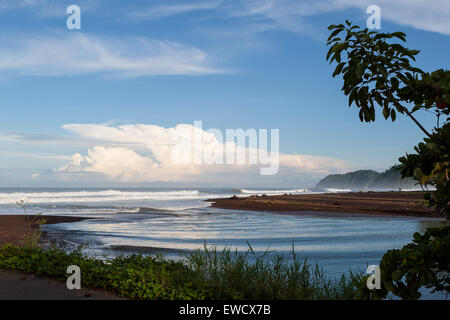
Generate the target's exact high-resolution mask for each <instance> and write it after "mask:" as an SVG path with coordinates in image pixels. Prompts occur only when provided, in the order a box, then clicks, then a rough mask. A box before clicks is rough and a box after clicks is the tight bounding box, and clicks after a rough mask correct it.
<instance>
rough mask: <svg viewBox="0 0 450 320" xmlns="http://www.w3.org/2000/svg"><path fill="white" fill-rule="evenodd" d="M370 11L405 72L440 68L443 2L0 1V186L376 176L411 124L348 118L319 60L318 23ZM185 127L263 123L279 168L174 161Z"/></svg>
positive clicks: (412, 135)
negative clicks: (408, 67) (400, 52)
mask: <svg viewBox="0 0 450 320" xmlns="http://www.w3.org/2000/svg"><path fill="white" fill-rule="evenodd" d="M70 5H77V6H79V8H80V9H81V19H80V20H81V25H80V26H81V28H80V29H68V28H67V19H68V18H69V16H70V15H71V14H70V13H67V12H66V9H67V7H68V6H70ZM370 5H378V6H379V7H380V9H381V30H380V31H382V32H393V31H403V32H405V33H406V34H407V46H408V47H409V48H412V49H419V50H421V52H420V54H419V55H418V57H417V61H416V66H418V67H419V68H421V69H423V70H425V71H433V70H436V69H440V68H445V69H448V68H449V54H448V52H450V2H449V1H448V0H426V1H425V0H423V1H422V0H378V1H377V0H367V1H366V0H316V1H302V0H278V1H276V0H242V1H241V0H229V1H220V0H211V1H205V0H201V1H197V0H196V1H169V0H165V1H164V0H152V1H143V0H141V1H107V0H98V1H88V0H79V1H76V0H71V1H65V0H0V28H1V30H2V32H1V33H0V111H1V116H0V186H1V187H26V186H49V187H50V186H93V187H94V186H95V187H102V186H150V187H151V186H155V187H159V186H173V187H177V186H182V187H186V186H216V187H221V186H233V187H234V186H236V187H246V186H259V187H274V186H280V187H283V186H285V187H291V186H294V187H305V186H311V185H314V183H315V182H317V181H318V180H319V179H320V178H323V177H324V176H326V175H327V174H332V173H343V172H348V171H353V170H359V169H374V170H377V171H383V170H386V169H388V168H389V167H390V166H392V165H393V164H395V163H397V162H398V158H399V157H400V156H403V155H404V154H405V153H407V152H412V151H413V146H414V145H416V144H417V143H418V142H419V141H420V140H421V139H422V138H423V134H422V132H421V131H420V129H419V128H418V127H417V126H416V125H415V124H414V123H412V121H411V120H409V119H407V118H405V117H402V116H400V117H397V121H396V122H394V123H393V122H392V121H390V120H387V121H386V120H384V118H383V117H382V116H381V113H380V112H378V114H377V121H376V122H374V123H361V122H360V121H359V118H358V109H357V108H356V107H355V106H352V107H351V108H349V107H348V103H347V98H346V97H345V96H344V94H343V93H342V92H341V91H340V89H341V86H342V79H341V78H332V77H331V75H332V73H333V66H330V65H329V64H328V62H327V61H326V59H325V58H326V53H327V47H326V38H327V37H328V32H329V31H328V30H327V27H328V25H330V24H339V23H342V22H343V21H345V20H346V19H348V20H351V21H353V22H354V23H356V24H358V25H361V26H365V24H366V19H367V18H368V17H369V15H370V14H367V13H366V10H367V7H368V6H370ZM377 111H381V109H380V108H379V109H378V110H377ZM417 118H418V119H419V120H420V121H421V122H422V123H423V124H424V126H425V127H426V128H428V129H430V130H431V129H432V128H433V126H434V125H435V122H436V119H435V116H434V115H433V114H430V113H427V112H424V111H419V112H418V113H417ZM194 121H201V122H202V130H201V132H202V133H203V134H205V136H207V138H208V139H209V140H208V141H209V142H204V141H203V143H206V144H208V146H210V147H211V148H213V149H214V150H216V151H217V150H219V149H221V148H223V147H224V146H228V145H229V144H227V142H226V139H225V140H223V141H221V140H220V139H219V138H220V136H217V135H212V136H211V135H208V134H206V133H205V131H206V130H208V129H213V128H214V129H215V130H217V131H219V132H222V133H223V134H224V135H225V132H226V130H227V129H239V128H242V129H243V130H244V131H245V130H248V129H255V130H259V129H267V130H269V132H271V131H270V130H278V132H279V152H280V155H279V170H278V171H277V173H276V174H273V175H261V174H260V167H261V165H259V166H258V165H248V164H245V165H237V164H229V165H210V164H205V163H190V164H183V165H179V164H176V163H174V159H173V152H172V149H171V148H172V147H173V145H174V141H173V140H172V139H173V135H179V134H188V135H189V134H192V133H193V132H196V130H198V128H197V129H196V128H195V127H194ZM269 140H270V141H272V139H269ZM206 144H205V145H206ZM269 145H270V143H269ZM238 147H243V148H244V150H246V151H244V152H248V151H249V150H251V148H250V147H247V148H246V147H245V146H242V145H241V146H239V145H238ZM189 150H191V149H189Z"/></svg>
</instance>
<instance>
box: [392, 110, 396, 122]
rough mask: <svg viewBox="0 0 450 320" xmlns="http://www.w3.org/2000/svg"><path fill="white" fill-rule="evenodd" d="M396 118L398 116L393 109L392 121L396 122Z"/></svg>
mask: <svg viewBox="0 0 450 320" xmlns="http://www.w3.org/2000/svg"><path fill="white" fill-rule="evenodd" d="M396 117H397V114H396V113H395V110H394V109H391V119H392V122H394V121H395V119H396Z"/></svg>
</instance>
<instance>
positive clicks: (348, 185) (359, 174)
mask: <svg viewBox="0 0 450 320" xmlns="http://www.w3.org/2000/svg"><path fill="white" fill-rule="evenodd" d="M316 188H317V189H327V188H337V189H373V188H393V189H397V188H417V186H416V185H415V181H414V180H412V179H411V178H406V179H402V178H401V175H400V171H399V169H398V167H396V166H394V167H392V168H390V169H389V170H386V171H385V172H381V173H380V172H376V171H374V170H358V171H354V172H348V173H344V174H332V175H329V176H326V177H325V178H323V179H322V180H320V181H319V183H318V184H317V185H316Z"/></svg>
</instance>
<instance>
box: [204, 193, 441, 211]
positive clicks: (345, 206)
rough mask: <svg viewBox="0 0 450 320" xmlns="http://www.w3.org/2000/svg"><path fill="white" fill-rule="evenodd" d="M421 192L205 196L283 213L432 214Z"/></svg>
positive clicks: (217, 203) (228, 205)
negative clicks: (424, 203) (423, 203)
mask: <svg viewBox="0 0 450 320" xmlns="http://www.w3.org/2000/svg"><path fill="white" fill-rule="evenodd" d="M423 194H424V192H419V191H417V192H416V191H405V192H370V191H369V192H348V193H324V194H297V195H288V194H286V195H275V196H264V195H261V196H256V195H254V196H250V197H235V196H233V197H231V198H226V199H209V200H206V201H208V202H211V206H212V207H216V208H222V209H232V210H252V211H274V212H283V213H291V214H295V213H302V212H303V213H304V212H330V213H342V215H345V214H348V213H360V214H376V215H392V216H411V217H433V216H435V215H434V212H433V210H432V209H431V208H428V207H426V206H424V205H422V204H421V203H420V202H421V200H422V197H423Z"/></svg>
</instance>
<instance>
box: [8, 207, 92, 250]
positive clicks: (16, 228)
mask: <svg viewBox="0 0 450 320" xmlns="http://www.w3.org/2000/svg"><path fill="white" fill-rule="evenodd" d="M33 218H34V216H28V219H30V220H28V219H27V216H26V215H0V246H1V245H4V244H7V243H11V244H14V245H20V244H22V242H23V240H24V238H25V236H26V235H27V233H28V232H29V230H30V229H31V230H32V229H34V228H36V227H37V225H36V223H33ZM41 219H45V221H46V222H45V224H55V223H65V222H77V221H82V220H85V219H88V218H82V217H66V216H40V217H39V220H41Z"/></svg>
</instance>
